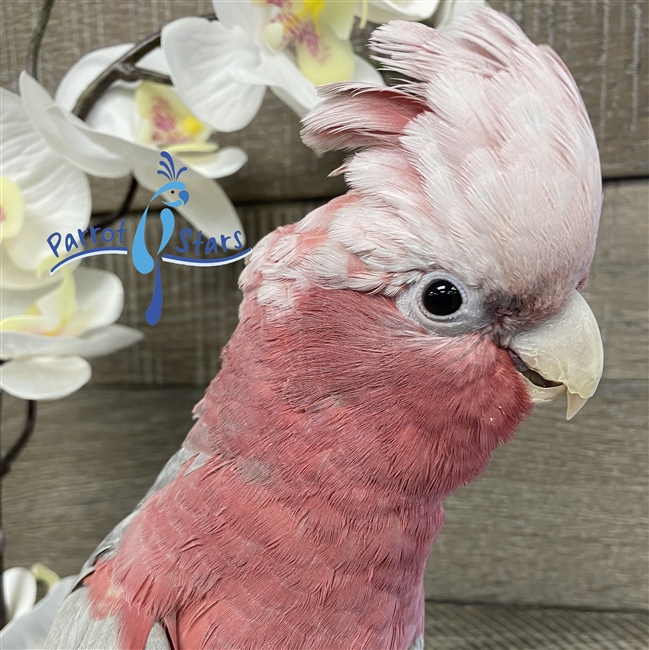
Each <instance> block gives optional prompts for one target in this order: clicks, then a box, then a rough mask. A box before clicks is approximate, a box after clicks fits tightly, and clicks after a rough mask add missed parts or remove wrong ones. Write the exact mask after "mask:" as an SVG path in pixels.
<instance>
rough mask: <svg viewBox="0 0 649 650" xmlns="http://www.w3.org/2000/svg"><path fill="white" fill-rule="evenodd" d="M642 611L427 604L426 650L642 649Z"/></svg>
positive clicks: (648, 641) (645, 635)
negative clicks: (594, 610)
mask: <svg viewBox="0 0 649 650" xmlns="http://www.w3.org/2000/svg"><path fill="white" fill-rule="evenodd" d="M647 647H649V617H648V616H647V614H646V613H643V612H592V611H578V610H574V609H527V608H520V607H498V606H493V605H454V604H441V603H433V602H429V603H427V604H426V648H427V650H647Z"/></svg>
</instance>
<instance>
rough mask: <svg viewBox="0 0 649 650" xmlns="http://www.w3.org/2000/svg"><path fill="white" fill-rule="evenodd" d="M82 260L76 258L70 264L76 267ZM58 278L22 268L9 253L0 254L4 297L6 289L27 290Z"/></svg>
mask: <svg viewBox="0 0 649 650" xmlns="http://www.w3.org/2000/svg"><path fill="white" fill-rule="evenodd" d="M80 261H81V260H74V261H72V262H70V263H69V264H68V266H69V267H73V268H76V267H77V266H78V265H79V263H80ZM58 280H59V278H57V277H55V276H51V275H50V274H49V273H40V272H39V271H38V270H36V271H26V270H25V269H21V268H20V267H19V266H16V265H15V264H14V263H13V261H12V260H11V257H10V256H9V255H4V254H2V255H0V288H2V294H3V298H4V293H5V291H6V290H18V291H27V290H29V289H36V288H39V287H46V286H48V285H50V284H54V283H55V282H57V281H58Z"/></svg>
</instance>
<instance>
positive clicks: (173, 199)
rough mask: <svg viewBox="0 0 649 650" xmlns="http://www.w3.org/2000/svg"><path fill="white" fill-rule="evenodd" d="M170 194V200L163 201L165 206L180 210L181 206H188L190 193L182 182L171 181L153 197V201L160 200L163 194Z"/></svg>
mask: <svg viewBox="0 0 649 650" xmlns="http://www.w3.org/2000/svg"><path fill="white" fill-rule="evenodd" d="M166 192H168V195H169V196H170V199H169V200H163V201H162V203H164V205H168V206H169V207H170V208H178V207H180V206H181V205H186V204H187V201H189V192H188V191H187V189H186V186H185V183H183V182H182V181H170V182H169V183H165V184H164V185H163V186H162V187H161V188H160V189H159V190H158V191H157V192H156V193H155V194H154V195H153V196H152V197H151V201H153V199H156V198H158V197H159V196H161V195H162V194H165V193H166Z"/></svg>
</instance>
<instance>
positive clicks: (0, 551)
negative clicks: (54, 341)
mask: <svg viewBox="0 0 649 650" xmlns="http://www.w3.org/2000/svg"><path fill="white" fill-rule="evenodd" d="M1 422H2V391H1V390H0V425H1ZM35 425H36V402H35V401H34V400H29V401H28V402H27V420H26V422H25V426H24V427H23V432H22V433H21V434H20V436H19V437H18V440H16V442H14V444H13V445H12V446H11V448H10V449H9V451H8V452H7V453H6V454H5V455H4V456H2V457H1V458H0V478H2V477H4V476H5V475H6V474H7V473H8V472H9V470H10V469H11V464H12V463H13V461H14V460H16V458H17V457H18V455H19V454H20V452H21V451H22V450H23V448H24V447H25V445H26V444H27V443H28V442H29V439H30V437H31V435H32V433H33V431H34V426H35ZM0 434H1V430H0ZM0 485H1V483H0ZM5 541H6V540H5V534H4V530H3V529H2V488H1V487H0V630H1V629H2V628H3V627H4V626H5V624H6V623H7V614H6V611H5V606H4V584H3V580H2V578H1V576H2V574H3V572H4V547H5Z"/></svg>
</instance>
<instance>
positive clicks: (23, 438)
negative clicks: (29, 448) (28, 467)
mask: <svg viewBox="0 0 649 650" xmlns="http://www.w3.org/2000/svg"><path fill="white" fill-rule="evenodd" d="M35 426H36V401H35V400H32V399H30V400H28V402H27V419H26V420H25V426H24V427H23V432H22V433H21V434H20V436H19V437H18V440H16V442H14V444H13V445H12V446H11V448H10V449H9V451H8V452H7V453H6V454H5V455H4V456H3V457H2V459H0V478H2V477H3V476H6V475H7V474H8V473H9V470H10V469H11V464H12V463H13V462H14V460H16V458H17V457H18V455H19V454H20V452H21V451H22V450H23V449H24V447H25V445H26V444H27V443H28V442H29V439H30V438H31V436H32V433H33V432H34V427H35Z"/></svg>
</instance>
